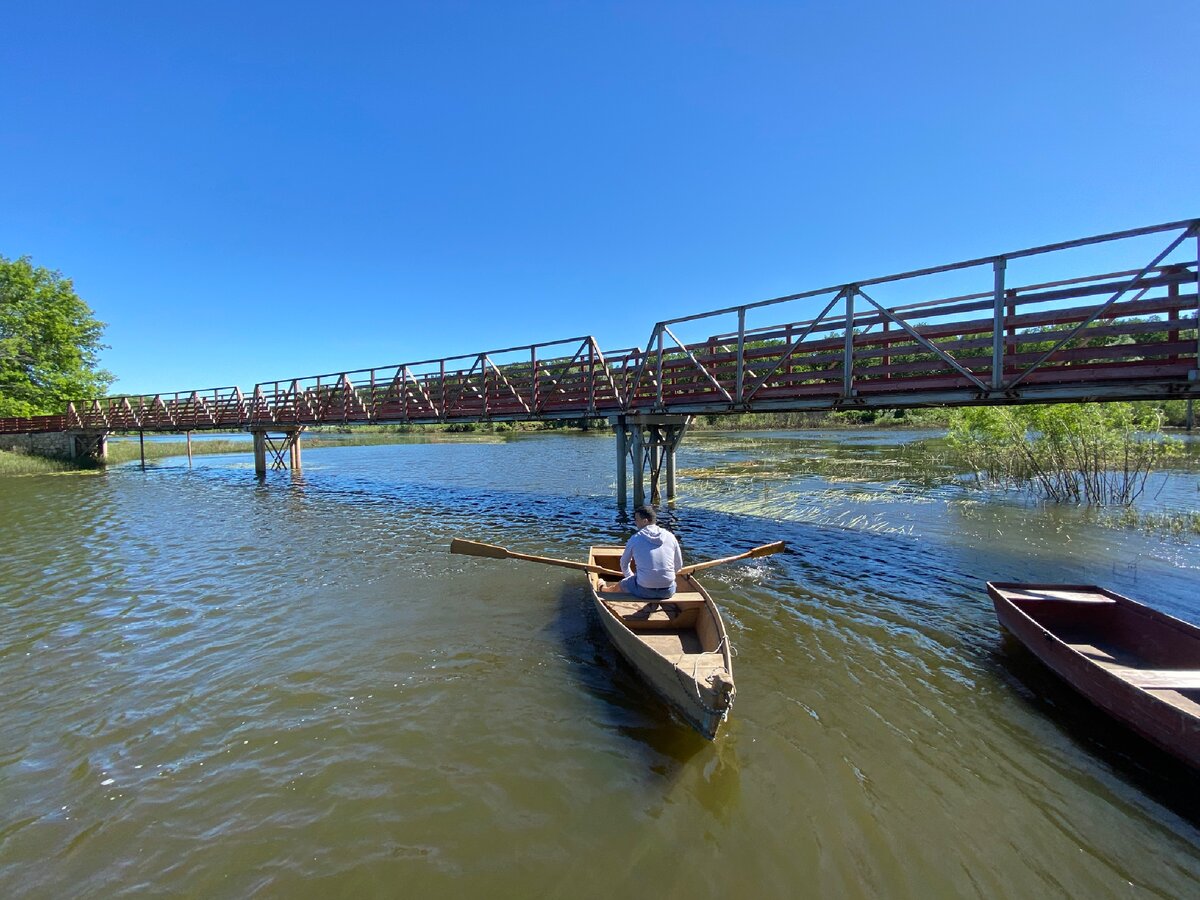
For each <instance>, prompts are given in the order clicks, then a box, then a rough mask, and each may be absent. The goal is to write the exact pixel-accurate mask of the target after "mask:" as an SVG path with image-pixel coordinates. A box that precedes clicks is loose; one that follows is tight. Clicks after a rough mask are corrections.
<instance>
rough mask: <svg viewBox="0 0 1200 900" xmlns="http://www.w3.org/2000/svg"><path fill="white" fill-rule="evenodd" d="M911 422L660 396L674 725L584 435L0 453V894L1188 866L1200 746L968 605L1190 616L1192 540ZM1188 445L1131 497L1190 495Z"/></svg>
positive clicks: (1044, 872) (1077, 880)
mask: <svg viewBox="0 0 1200 900" xmlns="http://www.w3.org/2000/svg"><path fill="white" fill-rule="evenodd" d="M913 437H914V436H912V435H901V434H887V433H871V432H853V433H849V434H828V435H820V434H817V435H812V434H808V435H804V436H802V437H797V436H787V437H780V436H767V435H738V436H730V435H691V436H689V437H688V439H687V441H686V442H685V444H684V447H683V448H682V449H681V452H680V457H679V464H680V467H681V470H682V474H681V478H680V494H681V496H680V499H679V502H678V503H677V504H676V507H675V509H674V511H673V520H672V521H671V523H670V524H671V527H673V528H674V530H675V531H676V532H677V533H678V534H679V536H680V538H681V540H682V542H683V544H684V550H685V554H686V555H687V556H688V558H689V559H692V560H698V559H702V558H711V557H714V556H722V555H729V554H731V553H735V552H738V551H739V550H742V549H745V548H747V547H749V546H753V545H755V544H760V543H766V542H768V541H773V540H779V539H783V540H786V541H788V542H789V544H790V547H791V549H790V551H789V552H788V553H787V554H785V555H781V556H776V557H771V558H767V559H762V560H757V561H754V562H752V563H749V564H741V565H732V566H728V567H724V568H720V569H717V570H714V571H713V572H712V573H711V575H710V576H709V577H708V579H707V584H708V585H709V588H710V590H711V592H712V593H713V594H714V596H715V597H716V598H717V600H718V602H719V603H720V605H721V606H722V609H723V611H724V613H725V616H726V622H727V626H728V628H729V631H730V635H731V638H732V641H733V644H734V646H735V648H736V649H737V651H738V656H737V657H736V659H735V662H734V665H735V673H736V677H737V683H738V701H737V704H736V706H735V707H734V710H733V715H732V717H731V718H730V720H729V722H728V723H727V724H726V726H725V728H724V730H723V731H722V733H721V735H720V737H719V739H718V740H717V741H716V742H715V743H711V744H710V743H708V742H705V741H704V740H702V739H700V738H698V737H697V736H695V735H694V734H692V733H691V732H690V731H689V730H687V729H686V728H685V727H683V726H680V725H678V724H677V723H675V722H674V721H672V719H671V717H670V716H669V715H668V714H667V713H666V712H665V711H664V709H663V708H662V707H661V706H660V705H659V704H658V703H657V702H656V701H655V700H654V699H653V698H651V697H650V696H648V695H647V693H646V692H645V690H644V689H643V688H642V687H641V685H640V684H639V683H638V681H637V679H636V678H635V677H634V676H633V674H632V673H631V671H630V670H629V669H628V667H627V666H626V665H625V664H624V663H623V662H621V661H620V660H619V659H618V658H617V656H616V655H615V653H614V651H613V650H612V648H611V647H610V646H609V645H608V644H607V643H606V640H605V638H604V635H603V632H602V631H601V630H600V627H599V624H598V623H596V622H595V621H593V620H592V618H591V613H590V611H589V609H588V606H587V598H586V595H585V592H584V586H583V582H582V580H581V579H580V578H578V577H576V576H574V575H573V574H572V573H571V572H569V571H567V570H562V569H554V568H548V567H540V566H533V565H527V564H519V563H515V562H487V561H483V560H478V559H474V558H469V557H460V556H451V555H450V554H449V553H448V552H447V549H448V547H449V543H450V539H451V537H454V536H465V537H471V538H474V539H478V540H483V541H487V542H490V543H495V544H501V545H504V546H508V547H511V548H513V549H517V550H521V551H524V552H531V553H539V554H545V555H558V556H563V557H572V558H576V559H581V558H583V557H584V555H585V553H586V549H587V547H588V545H589V544H592V543H600V542H610V541H623V540H624V539H625V537H627V535H628V534H629V523H628V522H627V520H626V519H625V518H624V517H623V516H622V515H619V514H618V513H617V511H616V510H615V507H614V506H613V504H612V501H611V499H610V498H611V497H612V496H613V477H614V469H615V460H614V453H615V451H614V449H613V442H612V438H611V436H605V435H600V434H593V435H575V436H571V435H535V436H525V437H516V438H511V439H468V438H464V439H460V440H452V439H445V440H438V441H419V440H414V441H412V442H410V443H406V444H398V445H394V446H375V447H348V448H332V449H321V450H312V451H309V452H306V453H305V454H304V464H305V471H304V473H303V476H302V477H292V476H290V475H289V474H288V473H272V474H271V475H270V476H269V477H268V478H267V479H266V480H265V482H264V483H259V482H257V481H256V479H255V478H254V474H253V471H252V468H251V465H252V463H251V460H250V458H249V454H246V455H244V456H223V457H197V458H196V463H195V467H194V468H193V469H191V470H189V469H188V468H187V465H186V461H185V460H179V459H171V460H166V461H164V462H163V463H162V464H159V465H153V466H151V467H150V468H148V469H147V470H146V471H142V470H141V469H140V468H139V467H138V466H136V465H134V466H123V467H117V468H113V469H111V470H109V471H107V472H105V473H101V474H94V475H93V474H84V475H58V476H41V477H25V478H8V479H3V480H0V723H2V728H0V896H4V897H47V898H50V897H54V898H57V897H67V896H70V897H113V896H129V895H133V896H155V895H160V896H186V897H247V896H261V897H288V898H306V897H313V898H328V897H356V898H357V897H401V896H403V897H485V896H486V897H564V898H565V897H570V898H576V897H583V898H587V897H611V896H635V897H642V896H663V897H680V898H684V897H686V898H689V900H691V898H700V897H717V896H733V897H809V896H812V897H818V896H821V897H889V898H890V897H922V898H925V897H989V898H994V897H1020V898H1024V897H1081V896H1088V897H1185V896H1197V894H1198V893H1200V853H1198V849H1200V831H1198V829H1197V822H1200V812H1198V809H1200V807H1198V806H1197V800H1196V798H1197V793H1198V791H1197V784H1196V781H1197V776H1196V775H1194V774H1192V773H1190V772H1188V771H1187V770H1185V769H1182V768H1181V767H1180V766H1177V765H1175V764H1174V763H1173V762H1171V761H1170V760H1169V759H1167V758H1166V757H1164V756H1162V755H1161V754H1158V753H1157V752H1156V751H1153V750H1150V749H1149V748H1147V747H1145V746H1144V745H1142V744H1141V743H1140V742H1138V741H1137V740H1134V739H1131V738H1130V737H1129V736H1127V735H1124V734H1123V733H1121V732H1119V731H1118V730H1116V729H1114V728H1113V727H1112V726H1110V725H1109V723H1107V722H1106V721H1105V720H1104V719H1103V718H1101V717H1099V716H1098V715H1096V714H1094V713H1092V712H1091V711H1090V710H1088V709H1086V708H1084V707H1083V706H1082V704H1080V703H1079V702H1078V701H1076V700H1075V698H1074V697H1073V696H1072V695H1071V694H1070V693H1069V692H1067V691H1066V690H1064V689H1062V688H1061V687H1060V686H1059V685H1058V684H1057V683H1056V682H1055V681H1054V680H1053V679H1052V678H1051V677H1050V676H1049V675H1047V674H1046V673H1045V672H1044V671H1042V670H1041V669H1040V668H1039V667H1038V666H1037V664H1036V663H1034V662H1033V661H1032V660H1030V659H1029V658H1028V657H1027V656H1026V655H1025V654H1024V653H1023V652H1022V651H1020V650H1019V648H1015V647H1013V646H1011V645H1010V644H1006V643H1005V642H1004V641H1003V640H1002V638H1001V635H1000V633H999V631H998V628H997V626H996V623H995V618H994V615H993V613H992V610H991V606H990V603H989V601H988V599H987V597H986V594H985V592H984V589H983V582H984V581H985V580H986V579H989V578H996V579H1012V580H1035V579H1036V580H1059V581H1088V582H1099V583H1102V584H1105V585H1108V586H1110V587H1113V588H1115V589H1117V590H1120V591H1122V592H1124V593H1127V594H1129V595H1131V596H1134V597H1136V598H1139V599H1142V600H1145V601H1147V602H1150V603H1152V604H1154V605H1157V606H1159V607H1160V608H1163V609H1166V610H1167V611H1169V612H1172V613H1173V614H1175V615H1179V616H1181V617H1184V618H1187V619H1190V620H1192V621H1200V603H1198V600H1197V596H1198V595H1200V591H1198V590H1197V587H1198V577H1200V553H1198V551H1200V539H1198V538H1197V536H1196V535H1194V534H1191V535H1188V534H1186V533H1185V534H1182V535H1168V534H1165V533H1151V532H1146V531H1130V530H1127V529H1120V528H1116V527H1112V525H1111V523H1110V522H1108V521H1107V520H1106V519H1105V517H1103V516H1097V515H1096V514H1094V513H1089V512H1088V511H1086V510H1078V509H1067V510H1062V509H1053V508H1044V507H1042V506H1040V505H1038V504H1036V503H1030V502H1027V501H1024V500H1021V499H1019V498H1015V497H1011V496H1003V495H985V494H981V493H979V492H974V491H968V490H965V489H964V488H963V487H962V485H961V484H960V483H959V480H958V478H957V476H956V473H954V472H952V471H950V470H948V469H947V468H946V466H945V463H944V462H943V460H942V457H940V456H939V454H938V452H937V449H936V445H935V446H933V447H929V446H926V445H921V444H916V443H912V440H913ZM1195 468H1196V467H1195V466H1194V465H1193V466H1191V469H1190V471H1182V472H1178V473H1175V474H1172V475H1170V476H1167V477H1163V478H1159V479H1156V482H1155V484H1154V485H1153V488H1152V494H1153V496H1148V497H1147V498H1146V499H1145V500H1144V501H1143V502H1142V504H1141V508H1142V509H1143V510H1146V511H1164V510H1165V511H1168V512H1171V511H1173V512H1176V513H1186V512H1188V511H1194V510H1196V509H1197V508H1198V507H1200V494H1198V493H1197V485H1198V479H1197V476H1196V474H1195Z"/></svg>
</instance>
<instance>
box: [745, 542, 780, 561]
mask: <svg viewBox="0 0 1200 900" xmlns="http://www.w3.org/2000/svg"><path fill="white" fill-rule="evenodd" d="M786 549H787V544H786V543H784V542H783V541H776V542H775V543H773V544H763V545H762V546H761V547H755V548H754V549H753V550H751V551H750V553H749V554H748V556H749V558H750V559H758V558H759V557H760V556H770V555H771V554H772V553H780V552H782V551H784V550H786Z"/></svg>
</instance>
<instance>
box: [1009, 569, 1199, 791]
mask: <svg viewBox="0 0 1200 900" xmlns="http://www.w3.org/2000/svg"><path fill="white" fill-rule="evenodd" d="M987 589H988V594H989V595H990V596H991V598H992V603H993V605H994V606H995V607H996V615H997V617H999V619H1000V624H1001V625H1002V626H1004V628H1005V629H1007V630H1008V631H1010V632H1011V633H1012V634H1013V635H1014V636H1015V637H1016V638H1017V639H1018V640H1019V641H1021V643H1022V644H1024V645H1025V646H1026V647H1028V648H1029V649H1030V650H1031V651H1032V652H1033V654H1034V655H1035V656H1037V657H1038V658H1039V659H1040V660H1041V661H1042V662H1044V663H1045V664H1046V665H1047V666H1049V667H1050V668H1051V669H1052V670H1054V672H1056V673H1057V674H1058V675H1060V676H1061V677H1062V678H1064V679H1065V680H1066V681H1067V682H1068V683H1069V684H1070V685H1071V686H1072V687H1074V688H1075V689H1076V690H1078V691H1079V692H1080V693H1081V694H1083V695H1084V696H1085V697H1086V698H1087V699H1088V700H1090V701H1091V702H1092V703H1094V704H1095V705H1096V706H1098V707H1100V708H1101V709H1102V710H1104V711H1105V712H1106V713H1108V714H1109V715H1111V716H1112V717H1113V718H1115V719H1117V720H1119V721H1120V722H1122V723H1124V724H1125V725H1127V726H1128V727H1129V728H1131V729H1132V730H1133V731H1135V732H1137V733H1138V734H1140V735H1142V736H1143V737H1145V738H1147V739H1148V740H1150V741H1151V742H1153V743H1155V744H1157V745H1158V746H1159V747H1161V748H1162V749H1164V750H1166V751H1167V752H1168V753H1171V754H1173V755H1174V756H1177V757H1179V758H1180V759H1182V760H1183V761H1184V762H1186V763H1188V764H1189V765H1192V766H1196V767H1200V628H1197V627H1196V626H1194V625H1190V624H1188V623H1187V622H1183V621H1180V620H1179V619H1176V618H1173V617H1172V616H1168V615H1166V614H1165V613H1161V612H1158V611H1157V610H1154V609H1151V608H1150V607H1148V606H1145V605H1144V604H1141V603H1137V602H1136V601H1133V600H1130V599H1129V598H1127V597H1122V596H1121V595H1120V594H1115V593H1113V592H1112V591H1108V590H1105V589H1103V588H1099V587H1095V586H1092V585H1073V584H1011V583H1005V582H988V586H987Z"/></svg>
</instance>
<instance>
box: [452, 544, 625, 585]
mask: <svg viewBox="0 0 1200 900" xmlns="http://www.w3.org/2000/svg"><path fill="white" fill-rule="evenodd" d="M450 552H451V553H462V554H465V555H466V556H482V557H485V558H487V559H523V560H525V561H526V562H535V563H543V564H544V565H547V566H562V567H563V568H564V569H579V570H581V571H584V572H596V573H597V574H599V575H608V576H609V577H611V578H624V577H625V576H624V575H622V574H621V573H620V572H616V571H614V570H612V569H605V568H603V567H601V566H596V565H593V564H592V563H583V562H575V561H574V560H570V559H551V558H550V557H549V556H530V555H529V554H528V553H517V552H516V551H515V550H509V549H508V548H506V547H497V546H495V545H494V544H481V543H480V542H479V541H467V540H463V539H462V538H454V539H453V540H452V541H450Z"/></svg>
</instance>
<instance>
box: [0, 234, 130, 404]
mask: <svg viewBox="0 0 1200 900" xmlns="http://www.w3.org/2000/svg"><path fill="white" fill-rule="evenodd" d="M103 331H104V323H103V322H98V321H97V320H96V318H95V315H94V314H93V313H92V310H91V308H90V307H89V306H88V305H87V304H86V303H84V302H83V300H81V299H80V298H79V296H78V295H77V294H76V293H75V288H74V286H73V285H72V284H71V280H70V279H69V278H63V277H62V274H61V273H59V272H52V271H50V270H49V269H43V268H41V267H40V266H34V265H33V263H32V262H31V261H30V259H29V257H22V258H20V259H13V260H10V259H6V258H5V257H3V256H0V416H36V415H54V414H58V413H62V412H64V411H65V409H66V406H67V403H68V402H70V401H72V400H80V399H84V398H88V397H96V396H102V395H103V394H104V392H105V391H106V390H107V389H108V386H109V385H110V384H112V382H113V376H112V374H111V373H109V372H106V371H104V370H103V369H100V368H98V360H97V356H98V354H99V352H100V351H101V350H102V349H104V345H103V344H101V343H100V335H101V334H102V333H103Z"/></svg>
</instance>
